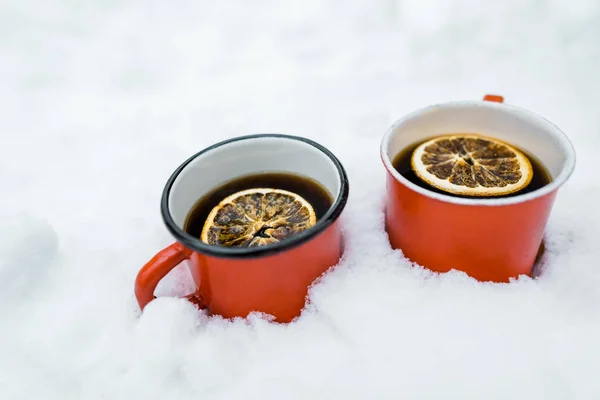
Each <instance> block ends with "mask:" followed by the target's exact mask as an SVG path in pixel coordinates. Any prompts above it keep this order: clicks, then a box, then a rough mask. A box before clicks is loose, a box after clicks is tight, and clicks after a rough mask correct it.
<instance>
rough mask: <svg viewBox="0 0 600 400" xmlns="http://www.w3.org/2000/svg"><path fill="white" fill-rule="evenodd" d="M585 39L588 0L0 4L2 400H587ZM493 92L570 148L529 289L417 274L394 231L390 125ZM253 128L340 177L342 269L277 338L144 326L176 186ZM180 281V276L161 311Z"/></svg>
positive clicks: (599, 298) (187, 326)
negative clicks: (140, 305)
mask: <svg viewBox="0 0 600 400" xmlns="http://www.w3.org/2000/svg"><path fill="white" fill-rule="evenodd" d="M599 38H600V4H598V2H596V1H593V0H573V1H569V2H562V1H559V0H546V1H538V0H510V1H504V2H483V1H478V0H452V1H444V0H427V1H425V0H411V1H408V0H377V1H366V0H363V1H358V0H352V1H347V2H336V1H333V0H329V1H317V0H307V1H302V2H300V1H296V2H294V1H287V2H275V1H268V0H260V1H253V2H243V1H223V2H211V1H192V0H180V1H177V2H164V1H163V2H161V1H158V0H149V1H145V2H139V1H133V0H104V1H100V0H97V1H85V2H83V1H82V2H75V1H70V0H54V1H46V2H39V1H33V0H7V1H5V2H3V3H2V6H1V7H0V87H2V90H1V91H0V109H1V110H2V112H1V113H0V132H1V133H0V135H1V136H0V137H1V140H2V141H1V143H0V180H1V182H2V185H3V192H2V196H0V211H1V212H2V215H1V216H0V235H1V237H2V238H3V239H2V242H1V243H0V321H1V322H0V327H1V328H0V398H1V399H3V400H4V399H6V400H13V399H14V400H20V399H28V400H29V399H37V398H44V399H48V400H58V399H61V400H63V399H86V400H87V399H144V400H146V399H165V398H169V399H182V400H184V399H199V398H202V399H241V398H243V399H258V398H261V399H265V398H266V399H306V398H321V399H334V398H336V399H337V398H348V399H388V398H404V399H434V398H436V399H437V398H456V399H480V398H486V399H509V398H514V399H568V398H572V399H591V398H598V397H600V380H598V379H597V372H598V368H599V361H598V360H600V346H598V338H599V337H600V269H599V268H598V266H599V265H598V260H599V259H600V247H599V246H598V245H597V240H598V239H597V238H598V233H599V232H600V213H599V212H598V206H597V205H598V202H599V201H600V180H599V179H598V176H597V174H596V172H595V171H596V170H597V167H596V163H597V152H598V150H600V131H599V128H598V127H599V126H600V113H598V104H600V80H599V79H598V78H597V74H598V70H599V69H600V46H598V40H599ZM486 93H497V94H502V95H504V96H505V98H506V101H507V102H509V103H511V104H515V105H518V106H521V107H525V108H528V109H530V110H532V111H534V112H537V113H539V114H541V115H543V116H544V117H546V118H548V119H550V120H551V121H552V122H554V123H555V124H557V125H558V126H559V127H561V128H562V129H563V130H564V131H565V132H566V133H567V135H568V136H569V137H570V138H571V140H572V141H573V143H574V145H575V147H576V151H577V156H578V159H577V167H576V170H575V173H574V175H573V176H572V178H571V180H570V181H569V182H568V184H567V185H566V186H564V187H563V189H562V190H561V192H560V195H559V198H558V200H557V203H556V205H555V208H554V212H553V214H552V217H551V220H550V223H549V225H548V230H547V252H546V255H545V258H544V260H543V265H542V268H541V269H540V275H539V277H537V279H530V278H525V277H523V278H521V279H519V280H517V281H514V282H512V283H510V284H504V285H502V284H491V283H478V282H476V281H474V280H472V279H470V278H468V277H467V276H465V275H464V274H461V273H458V272H451V273H448V274H444V275H435V274H431V273H429V272H427V271H426V270H424V269H422V268H420V267H418V266H412V265H411V264H410V263H409V262H408V261H406V260H405V259H404V258H403V257H402V254H401V252H400V251H392V250H391V249H390V246H389V244H388V242H387V238H386V235H385V233H384V232H383V214H382V208H381V206H382V196H383V193H384V170H383V167H382V165H381V162H380V160H379V155H378V149H379V141H380V139H381V137H382V135H383V133H384V132H385V130H386V128H387V127H388V126H389V125H390V124H391V123H392V122H393V121H394V120H395V119H397V118H399V117H400V116H402V115H403V114H406V113H408V112H410V111H412V110H414V109H416V108H419V107H423V106H426V105H429V104H432V103H437V102H443V101H450V100H465V99H478V98H481V97H482V96H483V95H484V94H486ZM255 132H284V133H290V134H297V135H303V136H306V137H309V138H311V139H314V140H317V141H319V142H320V143H322V144H323V145H325V146H327V147H328V148H330V149H331V150H332V151H333V152H334V153H335V154H336V155H338V157H339V158H340V159H341V161H342V162H343V163H344V165H345V167H346V169H347V171H348V174H349V176H350V180H351V189H350V192H351V197H350V201H349V203H348V206H347V209H346V212H345V213H344V216H343V221H344V229H345V231H346V235H347V252H346V254H345V255H344V257H343V259H342V261H341V262H340V264H339V265H338V266H337V267H336V268H335V269H333V270H332V271H330V273H329V274H328V275H327V276H326V277H325V278H324V279H323V280H322V282H320V283H319V284H318V285H317V286H315V287H314V289H313V290H312V292H311V301H312V304H311V305H310V306H309V307H308V308H307V309H306V310H305V311H304V313H303V315H302V316H301V317H300V318H299V319H298V320H297V321H296V322H294V323H292V324H289V325H279V324H273V323H269V322H267V321H265V320H264V319H262V318H261V317H260V316H257V315H254V316H251V317H249V318H247V319H239V320H235V321H227V320H223V319H221V318H218V317H214V318H208V317H206V316H205V315H204V314H202V313H201V312H198V311H196V310H195V309H194V307H193V306H191V305H190V304H188V303H186V302H185V301H184V300H180V299H176V298H169V297H162V298H160V299H158V300H156V301H154V302H152V303H151V304H150V305H149V306H148V307H147V309H146V310H145V312H144V313H143V314H141V315H140V313H139V311H138V309H137V305H136V303H135V299H134V297H133V281H134V279H135V275H136V273H137V271H138V270H139V268H140V267H141V266H142V265H143V264H144V262H145V261H146V260H148V259H149V258H150V257H151V256H152V255H153V254H154V253H155V252H156V251H158V250H159V249H161V248H162V247H164V246H166V245H168V244H170V243H171V242H172V240H173V239H172V237H171V236H170V235H169V234H168V232H167V231H166V229H165V228H164V226H163V224H162V221H161V219H160V215H159V211H158V204H159V197H160V193H161V191H162V188H163V185H164V183H165V182H166V180H167V178H168V176H169V175H170V174H171V172H172V171H173V170H174V169H175V168H176V167H177V166H178V165H179V163H180V162H182V161H183V160H185V159H186V158H187V157H188V156H189V155H191V154H193V153H194V152H196V151H197V150H199V149H201V148H203V147H205V146H207V145H210V144H212V143H214V142H216V141H219V140H221V139H224V138H229V137H232V136H236V135H241V134H247V133H255ZM432 251H434V249H432ZM190 285H191V279H190V276H189V273H188V272H187V271H186V269H185V268H183V267H181V268H178V269H176V270H174V271H173V273H172V274H170V275H169V276H168V277H167V279H165V280H164V281H163V282H162V283H161V285H160V287H159V289H160V290H159V294H161V295H163V296H166V295H178V294H179V295H181V294H185V293H186V292H187V291H188V289H189V288H190Z"/></svg>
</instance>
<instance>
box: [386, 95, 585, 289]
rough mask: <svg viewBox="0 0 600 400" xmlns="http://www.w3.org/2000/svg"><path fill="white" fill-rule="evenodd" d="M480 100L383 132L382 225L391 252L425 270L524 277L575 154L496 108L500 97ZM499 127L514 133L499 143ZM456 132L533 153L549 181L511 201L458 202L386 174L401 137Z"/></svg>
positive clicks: (547, 129)
mask: <svg viewBox="0 0 600 400" xmlns="http://www.w3.org/2000/svg"><path fill="white" fill-rule="evenodd" d="M484 100H485V101H483V102H456V103H448V104H442V105H440V106H432V107H428V108H426V109H424V110H419V111H416V112H414V113H412V114H410V115H409V116H407V117H406V118H404V119H401V120H400V121H398V122H397V123H396V124H395V125H394V126H393V127H392V128H390V130H389V131H388V133H387V134H386V136H385V137H384V140H383V141H382V147H381V156H382V160H383V163H384V165H385V167H386V170H387V177H386V190H387V193H386V200H385V227H386V231H387V233H388V236H389V241H390V244H391V246H392V247H393V248H395V249H401V250H402V252H403V253H404V255H405V256H406V257H407V258H408V259H410V260H411V261H414V262H416V263H417V264H419V265H422V266H424V267H426V268H428V269H430V270H432V271H435V272H448V271H450V270H452V269H455V270H459V271H463V272H465V273H467V274H468V275H470V276H471V277H473V278H475V279H477V280H480V281H493V282H508V281H510V279H511V278H516V277H518V276H519V275H528V276H531V272H532V269H533V266H534V263H535V259H536V256H537V254H538V250H539V248H540V246H541V244H542V240H543V235H544V230H545V227H546V224H547V222H548V219H549V217H550V213H551V210H552V206H553V204H554V200H555V198H556V195H557V191H558V189H559V187H560V186H562V184H563V183H564V182H566V180H567V179H568V178H569V176H570V175H571V173H572V170H573V168H574V166H575V153H574V150H573V147H572V145H571V143H570V142H569V140H568V139H567V138H566V136H565V135H564V134H563V133H562V132H561V131H560V130H558V128H556V127H555V126H554V125H552V124H550V123H549V122H548V121H546V120H544V119H543V118H541V117H538V116H537V115H535V114H533V113H530V112H528V111H525V110H522V109H518V108H516V107H512V106H508V105H504V104H502V101H503V99H502V97H500V96H490V95H488V96H486V97H485V98H484ZM470 110H471V111H472V112H469V111H470ZM461 113H462V114H461ZM470 118H472V120H471V119H470ZM471 124H473V125H471ZM528 125H530V126H528ZM528 128H530V131H528V130H527V129H528ZM438 129H442V130H443V132H442V131H436V130H438ZM503 129H513V131H511V133H509V134H508V135H509V136H510V135H513V136H514V137H502V136H501V135H502V131H503ZM461 131H462V132H465V131H470V132H475V133H477V132H479V133H482V134H488V135H490V136H499V135H500V136H501V137H500V138H501V139H504V140H506V141H508V142H512V143H514V144H516V145H518V146H520V147H522V148H525V150H528V151H529V152H530V153H531V154H534V155H536V156H537V155H538V154H537V152H536V150H537V149H539V152H540V153H542V155H543V157H540V160H541V161H542V162H543V163H544V165H546V166H547V167H549V172H550V173H551V175H552V182H551V183H550V184H548V185H546V186H545V187H542V188H540V189H538V190H536V191H533V192H530V193H528V194H524V195H517V196H514V197H511V198H505V199H462V198H457V197H451V196H447V195H439V194H437V193H434V192H431V191H428V190H427V189H423V188H420V187H418V186H417V185H414V184H413V183H411V182H409V181H408V180H406V179H405V178H404V177H402V176H401V175H400V174H399V173H398V172H397V171H395V169H394V168H393V166H392V159H393V157H394V156H395V155H396V154H397V153H395V154H394V151H392V150H393V148H394V147H399V146H401V144H402V143H403V142H402V139H399V137H400V136H401V135H403V134H406V135H407V136H411V138H412V139H413V142H414V139H419V140H425V139H426V138H427V137H432V136H435V135H436V134H441V133H444V132H446V133H453V132H461ZM482 131H483V132H482ZM528 134H530V135H531V136H532V137H530V138H527V135H528ZM394 140H396V141H397V143H396V144H394ZM407 144H408V143H407ZM536 146H537V148H536ZM396 150H398V149H396Z"/></svg>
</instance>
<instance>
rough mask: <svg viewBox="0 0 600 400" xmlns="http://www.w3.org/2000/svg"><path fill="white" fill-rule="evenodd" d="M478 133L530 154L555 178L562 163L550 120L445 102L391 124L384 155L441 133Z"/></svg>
mask: <svg viewBox="0 0 600 400" xmlns="http://www.w3.org/2000/svg"><path fill="white" fill-rule="evenodd" d="M466 132H468V133H479V134H482V135H488V136H492V137H495V138H498V139H500V140H503V141H505V142H507V143H510V144H513V145H516V146H517V147H518V148H520V149H522V150H525V151H526V152H528V153H529V154H533V155H534V156H535V157H536V158H537V159H538V160H539V161H541V162H542V163H543V164H544V166H546V168H547V169H548V170H549V172H550V174H551V176H552V177H553V178H556V176H557V175H558V174H560V172H561V171H562V169H563V167H564V165H565V154H566V152H565V150H564V148H563V146H564V142H563V140H562V139H561V137H560V132H559V131H558V130H557V128H556V127H555V126H554V125H552V124H550V123H549V122H547V121H545V120H543V119H541V118H539V117H535V116H532V115H530V114H529V113H526V112H522V111H520V110H518V109H511V110H510V111H509V110H508V109H505V108H500V107H494V105H490V106H485V105H484V106H475V105H473V104H468V105H461V104H456V105H448V106H443V107H432V108H429V109H426V110H424V111H423V112H422V113H417V114H415V115H413V116H411V117H410V118H408V119H406V120H404V121H402V122H401V123H400V124H398V125H397V126H395V127H394V135H392V136H391V137H390V140H389V142H388V146H387V155H388V157H389V158H390V159H391V160H393V159H394V157H395V156H396V155H397V154H398V153H399V152H400V151H401V150H403V149H404V148H406V147H407V146H410V145H412V144H416V143H418V142H422V141H424V140H425V139H427V138H430V137H434V136H437V135H440V134H451V133H466Z"/></svg>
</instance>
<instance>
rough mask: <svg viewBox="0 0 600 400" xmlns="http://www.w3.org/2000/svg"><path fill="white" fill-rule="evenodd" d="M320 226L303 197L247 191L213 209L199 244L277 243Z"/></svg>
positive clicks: (258, 190) (289, 193) (271, 191)
mask: <svg viewBox="0 0 600 400" xmlns="http://www.w3.org/2000/svg"><path fill="white" fill-rule="evenodd" d="M316 222H317V216H316V214H315V210H314V209H313V207H312V206H311V205H310V203H309V202H307V201H306V200H305V199H304V198H302V197H301V196H299V195H297V194H295V193H292V192H288V191H287V190H281V189H264V188H259V189H248V190H243V191H241V192H237V193H234V194H232V195H231V196H228V197H226V198H225V199H223V200H222V201H221V202H220V203H219V204H218V205H217V206H216V207H214V208H213V209H212V210H211V212H210V214H208V217H207V218H206V222H205V223H204V227H203V228H202V233H201V235H200V240H202V241H203V242H204V243H207V244H212V245H218V246H224V247H256V246H264V245H267V244H270V243H277V242H280V241H281V240H283V239H285V238H288V237H290V236H292V235H294V234H295V233H299V232H302V231H304V230H306V229H308V228H310V227H311V226H313V225H314V224H315V223H316Z"/></svg>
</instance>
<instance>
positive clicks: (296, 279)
mask: <svg viewBox="0 0 600 400" xmlns="http://www.w3.org/2000/svg"><path fill="white" fill-rule="evenodd" d="M266 172H289V173H294V174H298V175H301V176H305V177H307V178H311V179H312V180H314V181H316V182H318V183H319V184H320V185H321V186H322V187H323V188H325V189H327V191H328V192H329V193H330V194H331V197H332V198H333V203H332V205H331V207H330V208H329V209H328V210H327V212H326V213H325V214H324V215H323V217H321V218H320V219H319V220H318V221H317V223H316V224H315V225H314V226H313V227H311V228H310V229H307V230H305V231H303V232H300V233H298V234H296V235H294V236H292V237H290V238H288V239H286V240H283V241H281V242H279V243H275V244H269V245H268V246H263V247H248V248H227V247H220V246H214V245H208V244H205V243H203V242H202V241H200V239H199V238H197V237H194V236H192V235H190V234H189V233H187V232H186V231H185V230H184V223H185V220H186V217H187V216H188V213H189V212H190V210H191V209H192V207H193V206H194V205H195V204H196V202H197V201H198V200H199V199H201V198H202V197H203V196H204V195H205V194H207V193H209V192H210V191H211V190H212V189H214V188H216V187H218V186H220V185H221V184H223V183H226V182H228V181H231V180H233V179H235V178H238V177H242V176H245V175H249V174H253V173H266ZM348 191H349V184H348V178H347V175H346V172H345V170H344V168H343V166H342V164H341V163H340V162H339V160H338V159H337V158H336V157H335V156H334V155H333V154H332V153H331V152H330V151H329V150H327V149H326V148H325V147H323V146H321V145H320V144H318V143H316V142H314V141H312V140H309V139H306V138H302V137H297V136H290V135H281V134H257V135H248V136H241V137H236V138H233V139H229V140H225V141H223V142H220V143H217V144H214V145H212V146H210V147H208V148H206V149H204V150H202V151H200V152H199V153H197V154H195V155H194V156H192V157H190V158H189V159H188V160H187V161H185V162H184V163H183V164H182V165H181V166H179V168H177V170H175V172H174V173H173V174H172V175H171V177H170V178H169V180H168V181H167V184H166V186H165V188H164V191H163V195H162V200H161V213H162V218H163V221H164V223H165V225H166V227H167V229H168V230H169V232H170V233H171V234H172V235H173V236H174V237H175V239H176V242H175V243H173V244H172V245H170V246H169V247H167V248H165V249H163V250H161V251H160V252H159V253H158V254H156V255H155V256H154V257H153V258H152V259H151V260H150V261H149V262H148V263H147V264H146V265H144V267H143V268H142V269H141V270H140V272H139V273H138V275H137V278H136V280H135V296H136V298H137V301H138V304H139V306H140V308H141V309H144V307H145V306H146V305H147V304H148V303H149V302H150V301H152V300H153V299H154V298H155V296H154V291H155V289H156V286H157V285H158V283H159V282H160V280H161V279H162V278H164V277H165V276H166V275H167V274H168V273H169V272H170V271H171V270H172V269H173V268H175V267H176V266H177V265H179V264H180V263H182V262H186V263H187V265H188V267H189V269H190V272H191V274H192V277H193V279H194V282H195V284H196V287H197V290H196V291H195V292H194V293H192V294H189V295H187V296H186V298H187V299H188V300H190V301H191V302H193V303H195V304H197V305H198V306H199V307H201V308H207V309H208V310H209V312H210V313H213V314H219V315H222V316H223V317H225V318H232V317H245V316H247V315H248V314H249V313H250V312H253V311H257V312H262V313H266V314H269V315H272V316H273V317H274V318H275V321H277V322H289V321H292V320H293V319H294V318H296V317H297V316H299V315H300V313H301V311H302V309H303V308H304V306H305V302H306V296H307V293H308V289H309V287H310V285H311V284H312V283H313V282H314V281H315V280H316V279H317V278H319V277H320V276H321V275H322V274H323V273H324V272H325V271H327V270H328V269H329V268H330V267H331V266H333V265H335V264H337V263H338V261H339V259H340V257H341V255H342V245H343V243H342V233H341V229H340V222H339V217H340V214H341V213H342V211H343V209H344V207H345V205H346V201H347V199H348Z"/></svg>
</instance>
